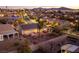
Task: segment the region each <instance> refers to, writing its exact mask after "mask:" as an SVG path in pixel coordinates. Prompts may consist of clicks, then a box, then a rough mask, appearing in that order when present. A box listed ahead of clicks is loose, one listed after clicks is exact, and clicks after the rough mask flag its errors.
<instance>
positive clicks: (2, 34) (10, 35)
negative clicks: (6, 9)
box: [0, 24, 19, 41]
mask: <svg viewBox="0 0 79 59" xmlns="http://www.w3.org/2000/svg"><path fill="white" fill-rule="evenodd" d="M18 36H19V34H18V32H17V31H15V30H14V29H13V27H12V26H11V25H9V24H0V41H4V40H9V39H15V38H19V37H18Z"/></svg>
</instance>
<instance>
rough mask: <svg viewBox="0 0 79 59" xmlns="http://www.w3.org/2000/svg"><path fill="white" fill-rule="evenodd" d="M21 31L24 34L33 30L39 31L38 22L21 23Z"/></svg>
mask: <svg viewBox="0 0 79 59" xmlns="http://www.w3.org/2000/svg"><path fill="white" fill-rule="evenodd" d="M20 30H21V32H22V34H27V35H28V34H30V33H33V32H37V31H38V25H37V23H32V24H23V25H21V29H20Z"/></svg>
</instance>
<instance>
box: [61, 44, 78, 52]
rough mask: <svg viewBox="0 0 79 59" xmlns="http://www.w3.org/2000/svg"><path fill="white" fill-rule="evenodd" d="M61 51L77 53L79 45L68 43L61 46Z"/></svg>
mask: <svg viewBox="0 0 79 59" xmlns="http://www.w3.org/2000/svg"><path fill="white" fill-rule="evenodd" d="M61 52H63V53H65V52H66V53H77V52H79V46H76V45H72V44H66V45H63V46H62V47H61Z"/></svg>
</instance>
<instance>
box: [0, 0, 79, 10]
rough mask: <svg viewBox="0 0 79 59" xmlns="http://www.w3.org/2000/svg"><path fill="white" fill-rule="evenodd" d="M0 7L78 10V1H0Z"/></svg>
mask: <svg viewBox="0 0 79 59" xmlns="http://www.w3.org/2000/svg"><path fill="white" fill-rule="evenodd" d="M0 6H10V7H8V8H35V7H40V6H41V7H42V6H49V7H46V8H50V7H54V6H55V7H61V6H63V7H68V8H74V9H79V0H0ZM11 6H13V7H11ZM14 6H19V7H14ZM29 6H30V7H29ZM34 6H35V7H34ZM2 8H5V7H2Z"/></svg>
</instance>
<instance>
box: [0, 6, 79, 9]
mask: <svg viewBox="0 0 79 59" xmlns="http://www.w3.org/2000/svg"><path fill="white" fill-rule="evenodd" d="M6 7H7V9H24V8H27V9H33V8H61V7H65V6H0V8H1V9H6ZM65 8H70V7H65ZM70 9H79V8H70Z"/></svg>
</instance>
